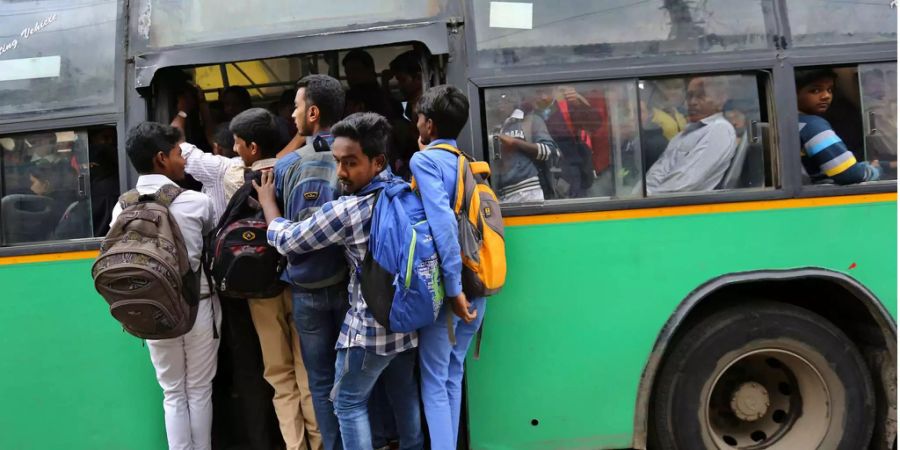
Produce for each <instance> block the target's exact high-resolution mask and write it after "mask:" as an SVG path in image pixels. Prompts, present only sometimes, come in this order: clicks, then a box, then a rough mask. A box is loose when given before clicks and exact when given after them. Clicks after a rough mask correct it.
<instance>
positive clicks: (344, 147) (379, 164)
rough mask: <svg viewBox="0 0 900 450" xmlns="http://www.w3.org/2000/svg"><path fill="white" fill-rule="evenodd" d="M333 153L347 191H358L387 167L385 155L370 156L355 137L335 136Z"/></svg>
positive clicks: (343, 188)
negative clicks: (364, 151)
mask: <svg viewBox="0 0 900 450" xmlns="http://www.w3.org/2000/svg"><path fill="white" fill-rule="evenodd" d="M331 153H332V154H333V155H334V160H335V161H337V176H338V181H339V182H340V184H341V189H342V190H343V191H344V192H345V193H349V194H353V193H356V192H358V191H359V190H360V189H362V188H363V187H365V186H366V185H367V184H369V182H370V181H372V178H375V175H378V173H379V172H381V170H382V169H384V167H385V157H384V155H379V156H376V157H374V158H369V157H368V155H366V154H365V153H363V149H362V146H361V145H360V144H359V142H357V141H354V140H353V139H349V138H345V137H338V138H335V140H334V144H332V146H331Z"/></svg>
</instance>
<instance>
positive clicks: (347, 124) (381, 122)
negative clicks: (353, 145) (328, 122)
mask: <svg viewBox="0 0 900 450" xmlns="http://www.w3.org/2000/svg"><path fill="white" fill-rule="evenodd" d="M331 134H332V135H333V136H334V137H335V138H339V137H342V138H347V139H352V140H354V141H356V142H358V143H359V146H360V147H362V150H363V153H365V154H366V156H368V157H369V159H372V158H375V157H376V156H379V155H385V156H387V143H388V139H389V138H390V136H391V124H390V123H388V121H387V119H385V118H384V116H382V115H381V114H376V113H372V112H361V113H356V114H350V115H349V116H347V117H346V118H344V120H342V121H340V122H338V123H336V124H334V126H333V127H331Z"/></svg>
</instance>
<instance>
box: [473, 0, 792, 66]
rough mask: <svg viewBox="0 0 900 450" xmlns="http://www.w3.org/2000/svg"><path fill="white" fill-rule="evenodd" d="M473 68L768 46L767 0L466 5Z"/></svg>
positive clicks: (578, 0) (540, 0) (548, 0)
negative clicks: (471, 23) (475, 61)
mask: <svg viewBox="0 0 900 450" xmlns="http://www.w3.org/2000/svg"><path fill="white" fill-rule="evenodd" d="M472 9H473V11H474V14H473V16H472V19H473V20H474V23H475V46H476V50H477V58H478V65H479V66H481V67H503V66H525V65H555V64H568V63H577V62H586V61H596V60H598V59H608V58H621V57H630V56H646V55H660V54H663V55H674V54H696V53H718V52H730V51H735V50H747V49H765V48H771V46H772V42H773V41H772V39H770V38H769V36H770V35H772V34H774V33H773V32H772V30H770V29H767V26H766V23H767V22H772V20H771V18H772V12H771V11H772V2H771V0H752V1H746V0H709V1H703V2H688V1H669V0H649V1H633V0H609V1H603V2H598V1H594V0H565V1H560V0H536V1H534V2H529V3H513V2H494V1H491V2H488V1H472Z"/></svg>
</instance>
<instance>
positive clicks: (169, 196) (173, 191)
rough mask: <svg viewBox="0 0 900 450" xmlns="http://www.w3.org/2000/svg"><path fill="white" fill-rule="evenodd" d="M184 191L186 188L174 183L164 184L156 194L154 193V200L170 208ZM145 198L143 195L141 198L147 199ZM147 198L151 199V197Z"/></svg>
mask: <svg viewBox="0 0 900 450" xmlns="http://www.w3.org/2000/svg"><path fill="white" fill-rule="evenodd" d="M182 192H184V189H182V188H180V187H178V186H175V185H174V184H164V185H162V187H161V188H159V190H158V191H156V194H152V200H153V201H155V202H156V203H159V204H160V205H163V206H165V207H166V208H168V207H169V206H171V205H172V202H174V201H175V198H177V197H178V196H179V195H181V193H182ZM145 198H146V197H145V196H143V195H142V196H141V200H145ZM146 199H147V200H151V198H146Z"/></svg>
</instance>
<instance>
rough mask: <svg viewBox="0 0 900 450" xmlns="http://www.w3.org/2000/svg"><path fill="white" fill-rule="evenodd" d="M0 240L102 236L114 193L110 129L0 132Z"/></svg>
mask: <svg viewBox="0 0 900 450" xmlns="http://www.w3.org/2000/svg"><path fill="white" fill-rule="evenodd" d="M0 151H2V152H3V158H2V160H0V169H2V170H0V244H2V245H15V244H24V243H34V242H44V241H50V240H62V239H77V238H87V237H92V236H103V235H105V234H106V231H107V230H108V229H109V220H110V217H111V214H112V208H113V207H114V206H115V203H116V201H117V199H118V195H119V179H118V163H117V151H116V132H115V127H112V126H104V127H92V128H88V129H80V130H55V131H42V132H33V133H27V134H14V135H3V136H0Z"/></svg>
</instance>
